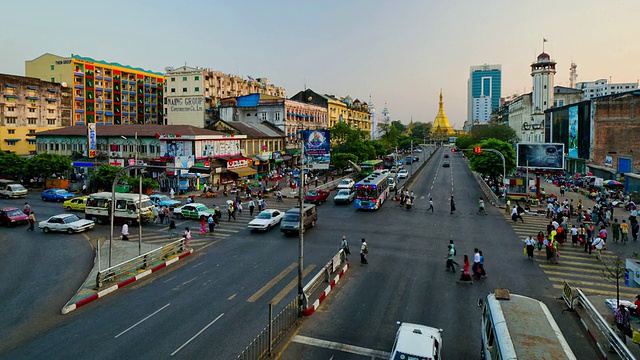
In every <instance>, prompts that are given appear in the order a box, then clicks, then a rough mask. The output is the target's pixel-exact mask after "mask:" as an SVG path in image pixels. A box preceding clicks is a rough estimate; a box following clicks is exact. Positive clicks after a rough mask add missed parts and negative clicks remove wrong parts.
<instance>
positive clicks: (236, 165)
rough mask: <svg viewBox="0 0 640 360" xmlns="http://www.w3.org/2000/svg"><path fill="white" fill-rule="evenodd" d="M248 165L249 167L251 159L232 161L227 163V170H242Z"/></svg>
mask: <svg viewBox="0 0 640 360" xmlns="http://www.w3.org/2000/svg"><path fill="white" fill-rule="evenodd" d="M249 165H251V159H248V158H241V159H232V160H228V161H227V169H237V168H243V167H247V166H249Z"/></svg>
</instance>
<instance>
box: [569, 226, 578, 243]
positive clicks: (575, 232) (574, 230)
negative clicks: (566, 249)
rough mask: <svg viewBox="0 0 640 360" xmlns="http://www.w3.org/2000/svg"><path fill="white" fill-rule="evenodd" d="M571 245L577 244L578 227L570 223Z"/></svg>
mask: <svg viewBox="0 0 640 360" xmlns="http://www.w3.org/2000/svg"><path fill="white" fill-rule="evenodd" d="M569 231H570V232H571V246H578V229H577V228H576V226H575V225H571V230H569Z"/></svg>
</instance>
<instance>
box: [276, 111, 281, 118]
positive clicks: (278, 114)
mask: <svg viewBox="0 0 640 360" xmlns="http://www.w3.org/2000/svg"><path fill="white" fill-rule="evenodd" d="M276 120H280V113H279V112H277V113H276Z"/></svg>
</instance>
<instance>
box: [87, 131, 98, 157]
mask: <svg viewBox="0 0 640 360" xmlns="http://www.w3.org/2000/svg"><path fill="white" fill-rule="evenodd" d="M96 150H97V147H96V124H95V123H89V124H87V153H88V154H87V156H88V157H89V158H94V157H96Z"/></svg>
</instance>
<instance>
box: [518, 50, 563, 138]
mask: <svg viewBox="0 0 640 360" xmlns="http://www.w3.org/2000/svg"><path fill="white" fill-rule="evenodd" d="M555 74H556V62H555V61H553V60H551V57H550V56H549V54H547V53H545V52H542V53H541V54H540V55H538V58H537V59H536V62H534V63H533V64H531V76H532V77H533V93H532V96H531V122H530V123H529V126H530V128H529V129H523V130H525V132H531V135H532V138H533V139H534V141H535V142H544V111H545V110H547V109H549V108H550V107H552V106H553V86H554V85H553V77H554V75H555Z"/></svg>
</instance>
